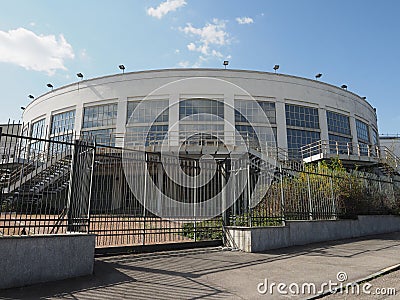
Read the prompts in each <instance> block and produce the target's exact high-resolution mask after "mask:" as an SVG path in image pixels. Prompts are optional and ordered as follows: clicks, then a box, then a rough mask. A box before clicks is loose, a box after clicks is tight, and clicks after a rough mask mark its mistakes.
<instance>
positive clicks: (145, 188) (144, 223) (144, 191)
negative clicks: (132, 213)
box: [142, 153, 148, 245]
mask: <svg viewBox="0 0 400 300" xmlns="http://www.w3.org/2000/svg"><path fill="white" fill-rule="evenodd" d="M144 161H145V162H144V185H143V188H144V190H143V240H142V244H143V245H145V244H146V202H147V172H148V170H147V167H148V166H147V163H148V157H147V153H145V155H144Z"/></svg>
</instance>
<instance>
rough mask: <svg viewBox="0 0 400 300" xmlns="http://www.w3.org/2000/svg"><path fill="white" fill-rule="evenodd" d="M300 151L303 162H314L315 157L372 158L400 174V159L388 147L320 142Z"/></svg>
mask: <svg viewBox="0 0 400 300" xmlns="http://www.w3.org/2000/svg"><path fill="white" fill-rule="evenodd" d="M300 151H301V156H302V159H303V161H305V160H307V158H309V159H311V160H312V159H313V158H314V157H315V156H316V157H315V159H323V158H327V156H328V155H334V156H337V157H339V158H341V159H360V160H363V159H365V158H371V159H372V160H374V161H376V162H378V163H382V164H386V165H387V166H388V167H390V168H392V169H393V170H394V171H395V172H398V173H399V174H400V158H399V157H397V156H396V155H395V154H394V153H393V152H392V151H390V150H389V149H388V148H387V147H386V146H378V145H368V144H364V143H358V144H354V143H340V142H336V141H326V140H320V141H317V142H314V143H311V144H308V145H305V146H303V147H301V150H300Z"/></svg>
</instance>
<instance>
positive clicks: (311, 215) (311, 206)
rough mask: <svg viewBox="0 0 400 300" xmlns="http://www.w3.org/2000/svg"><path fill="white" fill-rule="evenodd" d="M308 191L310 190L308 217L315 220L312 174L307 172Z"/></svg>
mask: <svg viewBox="0 0 400 300" xmlns="http://www.w3.org/2000/svg"><path fill="white" fill-rule="evenodd" d="M306 176H307V189H308V215H309V219H310V220H312V219H313V205H312V197H311V184H310V174H309V173H308V172H307V174H306Z"/></svg>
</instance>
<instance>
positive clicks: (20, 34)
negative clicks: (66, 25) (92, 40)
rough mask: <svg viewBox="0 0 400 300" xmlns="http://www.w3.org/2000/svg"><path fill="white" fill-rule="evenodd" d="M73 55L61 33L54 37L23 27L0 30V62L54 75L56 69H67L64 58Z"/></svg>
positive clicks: (70, 47)
mask: <svg viewBox="0 0 400 300" xmlns="http://www.w3.org/2000/svg"><path fill="white" fill-rule="evenodd" d="M74 57H75V54H74V51H73V49H72V46H71V45H70V44H69V43H68V42H67V41H66V39H65V38H64V36H63V35H62V34H60V35H59V36H58V38H56V37H55V36H54V35H36V34H35V33H34V32H32V31H30V30H27V29H25V28H17V29H15V30H10V31H8V32H5V31H0V62H7V63H13V64H16V65H19V66H21V67H24V68H25V69H27V70H34V71H40V72H46V73H47V74H49V75H54V73H55V71H56V70H58V69H60V70H66V69H67V68H66V67H65V66H64V60H65V59H72V58H74Z"/></svg>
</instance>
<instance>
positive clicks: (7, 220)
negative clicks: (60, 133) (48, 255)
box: [0, 124, 94, 235]
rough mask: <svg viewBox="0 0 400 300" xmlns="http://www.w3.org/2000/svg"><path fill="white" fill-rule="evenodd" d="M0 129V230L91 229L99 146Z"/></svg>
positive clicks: (18, 232) (26, 232) (11, 128)
mask: <svg viewBox="0 0 400 300" xmlns="http://www.w3.org/2000/svg"><path fill="white" fill-rule="evenodd" d="M15 127H20V126H19V124H14V125H10V126H8V127H7V128H6V130H4V131H2V132H1V131H0V135H1V137H0V144H1V147H0V155H1V163H0V172H1V173H0V176H1V177H0V187H1V192H0V235H32V234H49V233H65V232H67V231H69V232H87V229H88V222H89V215H88V200H89V199H90V180H91V173H92V172H91V164H92V162H93V158H94V147H93V145H90V144H89V143H88V142H86V141H79V140H77V141H75V142H74V143H72V142H69V141H62V140H51V139H50V140H46V139H42V138H33V137H29V136H22V135H20V134H19V133H18V130H16V129H15Z"/></svg>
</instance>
